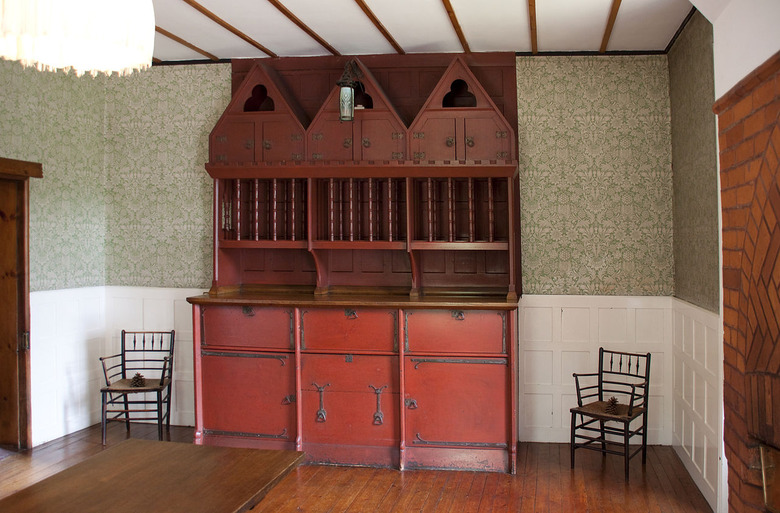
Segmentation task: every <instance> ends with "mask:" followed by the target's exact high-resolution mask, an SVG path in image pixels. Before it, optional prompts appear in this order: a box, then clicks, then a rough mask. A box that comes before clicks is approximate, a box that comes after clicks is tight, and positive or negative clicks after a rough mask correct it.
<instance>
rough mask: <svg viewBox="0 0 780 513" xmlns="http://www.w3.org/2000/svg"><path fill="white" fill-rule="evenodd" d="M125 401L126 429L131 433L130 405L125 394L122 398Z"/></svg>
mask: <svg viewBox="0 0 780 513" xmlns="http://www.w3.org/2000/svg"><path fill="white" fill-rule="evenodd" d="M122 397H123V398H124V401H125V428H126V429H127V432H128V433H129V432H130V403H129V402H128V399H127V394H124V395H123V396H122Z"/></svg>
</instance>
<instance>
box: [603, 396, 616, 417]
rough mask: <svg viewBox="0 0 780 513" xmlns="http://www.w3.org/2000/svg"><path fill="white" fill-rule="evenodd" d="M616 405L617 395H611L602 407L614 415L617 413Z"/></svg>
mask: <svg viewBox="0 0 780 513" xmlns="http://www.w3.org/2000/svg"><path fill="white" fill-rule="evenodd" d="M617 407H618V400H617V397H614V396H612V397H610V398H609V401H607V405H606V406H605V407H604V411H605V412H607V413H610V414H612V415H615V414H617V410H618V408H617Z"/></svg>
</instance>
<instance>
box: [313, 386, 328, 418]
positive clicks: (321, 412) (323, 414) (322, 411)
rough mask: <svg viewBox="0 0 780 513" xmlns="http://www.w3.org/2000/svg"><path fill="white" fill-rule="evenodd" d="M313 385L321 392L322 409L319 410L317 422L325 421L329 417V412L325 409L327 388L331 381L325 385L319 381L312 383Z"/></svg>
mask: <svg viewBox="0 0 780 513" xmlns="http://www.w3.org/2000/svg"><path fill="white" fill-rule="evenodd" d="M312 385H314V388H316V389H317V392H319V393H320V409H319V410H317V417H316V419H315V420H316V421H317V422H325V420H327V418H328V412H327V411H325V388H326V387H329V386H330V383H328V384H326V385H323V386H319V385H318V384H317V383H312Z"/></svg>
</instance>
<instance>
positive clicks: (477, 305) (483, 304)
mask: <svg viewBox="0 0 780 513" xmlns="http://www.w3.org/2000/svg"><path fill="white" fill-rule="evenodd" d="M187 301H189V302H190V303H192V304H194V305H201V306H205V305H222V306H231V305H234V306H290V307H296V306H297V307H304V308H312V307H323V308H327V307H359V306H363V307H380V308H381V307H384V308H405V309H411V308H416V309H462V310H514V309H516V308H517V301H509V300H507V299H506V297H499V296H495V297H493V296H490V297H486V296H462V297H460V296H423V297H420V298H411V297H409V296H405V295H400V294H398V295H390V294H385V295H382V294H378V295H371V294H362V295H358V294H343V295H323V296H319V295H315V294H311V293H296V292H290V293H286V292H278V293H274V292H254V291H252V292H243V291H235V292H226V293H219V294H209V293H207V294H203V295H200V296H193V297H188V298H187Z"/></svg>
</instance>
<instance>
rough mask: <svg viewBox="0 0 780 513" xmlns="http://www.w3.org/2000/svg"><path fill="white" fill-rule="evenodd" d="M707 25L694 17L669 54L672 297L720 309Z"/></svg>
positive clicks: (712, 95) (714, 136)
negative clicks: (671, 171) (672, 175)
mask: <svg viewBox="0 0 780 513" xmlns="http://www.w3.org/2000/svg"><path fill="white" fill-rule="evenodd" d="M714 80H715V79H714V71H713V55H712V25H711V24H710V22H709V21H707V19H706V18H705V17H704V16H702V15H701V14H700V13H699V12H696V13H695V14H694V16H693V17H692V18H691V20H690V21H689V22H688V24H687V25H686V27H685V29H684V30H683V31H682V32H681V33H680V36H679V37H678V38H677V41H676V42H675V44H674V46H673V47H672V49H671V50H670V51H669V90H670V93H669V94H670V97H671V111H672V162H673V164H674V270H675V277H674V281H675V290H674V295H675V296H677V297H679V298H680V299H684V300H686V301H688V302H690V303H693V304H695V305H697V306H700V307H702V308H706V309H707V310H710V311H711V312H718V310H719V307H720V282H719V279H720V263H719V260H718V258H719V256H720V243H719V241H718V219H719V217H720V210H719V208H718V163H717V155H718V150H717V133H716V128H715V114H713V112H712V104H713V103H715V90H714Z"/></svg>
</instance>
